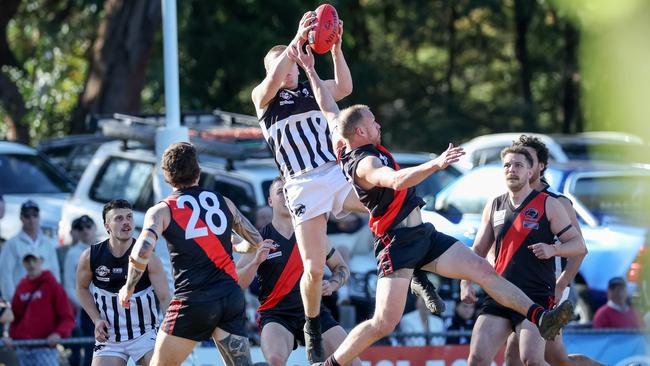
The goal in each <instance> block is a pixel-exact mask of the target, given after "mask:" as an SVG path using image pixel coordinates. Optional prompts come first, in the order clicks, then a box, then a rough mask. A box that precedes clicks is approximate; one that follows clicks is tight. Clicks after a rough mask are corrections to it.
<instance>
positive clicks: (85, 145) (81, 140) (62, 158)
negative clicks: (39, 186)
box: [36, 134, 112, 181]
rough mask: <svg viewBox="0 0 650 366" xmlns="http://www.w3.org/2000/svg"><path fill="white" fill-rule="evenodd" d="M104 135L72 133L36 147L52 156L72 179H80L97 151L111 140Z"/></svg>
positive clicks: (43, 142)
mask: <svg viewBox="0 0 650 366" xmlns="http://www.w3.org/2000/svg"><path fill="white" fill-rule="evenodd" d="M111 140H112V139H111V138H110V137H106V136H104V135H97V134H95V135H91V134H86V135H70V136H65V137H61V138H54V139H49V140H43V141H41V142H40V143H39V144H38V146H37V147H36V149H37V150H38V151H39V152H41V153H42V154H44V155H46V156H47V157H48V158H50V161H52V162H53V163H54V164H56V165H57V166H59V167H60V168H61V169H62V170H64V171H65V172H66V173H67V174H68V175H69V176H70V177H71V178H72V179H74V180H75V181H79V179H80V178H81V175H82V174H83V172H84V170H86V167H87V166H88V164H89V163H90V160H91V159H92V157H93V155H94V154H95V151H97V149H98V148H99V147H100V146H101V145H102V144H103V143H105V142H108V141H111Z"/></svg>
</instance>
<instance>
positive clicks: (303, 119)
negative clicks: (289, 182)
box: [260, 81, 336, 178]
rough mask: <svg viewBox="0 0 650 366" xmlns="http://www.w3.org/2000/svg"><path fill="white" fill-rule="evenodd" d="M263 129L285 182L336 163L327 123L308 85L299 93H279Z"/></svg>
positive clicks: (302, 86)
mask: <svg viewBox="0 0 650 366" xmlns="http://www.w3.org/2000/svg"><path fill="white" fill-rule="evenodd" d="M260 126H261V127H262V131H263V133H264V138H265V139H266V142H267V143H268V144H269V147H270V148H271V150H272V151H273V154H274V156H275V162H276V164H277V165H278V168H279V169H280V172H281V173H282V175H283V176H284V177H285V178H290V177H295V176H298V175H300V174H302V173H305V172H308V171H310V170H312V169H314V168H317V167H319V166H321V165H323V164H325V163H327V162H330V161H336V154H335V153H334V148H333V147H332V140H331V137H330V130H329V128H328V126H327V120H326V119H325V116H324V115H323V113H322V112H321V111H320V108H319V107H318V103H317V102H316V99H315V98H314V93H313V92H312V89H311V85H309V82H308V81H304V82H301V83H299V84H298V87H297V88H296V89H293V90H287V89H281V90H280V91H278V93H277V94H276V96H275V98H274V99H273V100H272V101H271V102H270V103H269V105H268V108H267V109H266V112H264V115H263V116H262V118H261V119H260Z"/></svg>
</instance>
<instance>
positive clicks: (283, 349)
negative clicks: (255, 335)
mask: <svg viewBox="0 0 650 366" xmlns="http://www.w3.org/2000/svg"><path fill="white" fill-rule="evenodd" d="M293 342H294V337H293V334H291V332H289V331H288V330H287V329H286V328H285V327H283V326H282V325H280V324H278V323H267V324H266V325H264V328H262V337H261V343H262V354H264V359H265V360H266V362H268V363H269V364H270V365H271V366H284V365H285V364H286V363H287V359H289V355H290V354H291V351H292V350H293Z"/></svg>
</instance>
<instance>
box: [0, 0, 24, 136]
mask: <svg viewBox="0 0 650 366" xmlns="http://www.w3.org/2000/svg"><path fill="white" fill-rule="evenodd" d="M18 6H20V0H2V1H0V104H2V107H3V109H4V111H5V113H4V118H3V119H4V122H5V123H6V124H7V126H8V127H9V131H8V133H7V139H9V140H14V141H19V142H22V143H25V144H28V143H29V128H28V127H27V125H26V124H25V121H24V118H25V115H26V114H27V108H26V107H25V100H24V99H23V96H22V95H21V94H20V91H19V90H18V86H17V85H16V84H15V83H14V82H13V81H11V79H9V77H8V76H7V74H5V73H4V72H3V71H2V68H3V67H5V66H8V67H14V68H18V69H22V67H21V65H20V64H19V63H18V60H17V59H16V56H14V54H13V52H11V49H10V48H9V41H8V40H7V25H8V24H9V21H10V20H11V19H12V18H13V17H14V15H15V14H16V12H17V11H18Z"/></svg>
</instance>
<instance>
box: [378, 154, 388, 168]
mask: <svg viewBox="0 0 650 366" xmlns="http://www.w3.org/2000/svg"><path fill="white" fill-rule="evenodd" d="M379 159H380V160H381V162H382V163H383V164H384V166H388V157H387V156H386V155H384V154H379Z"/></svg>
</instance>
